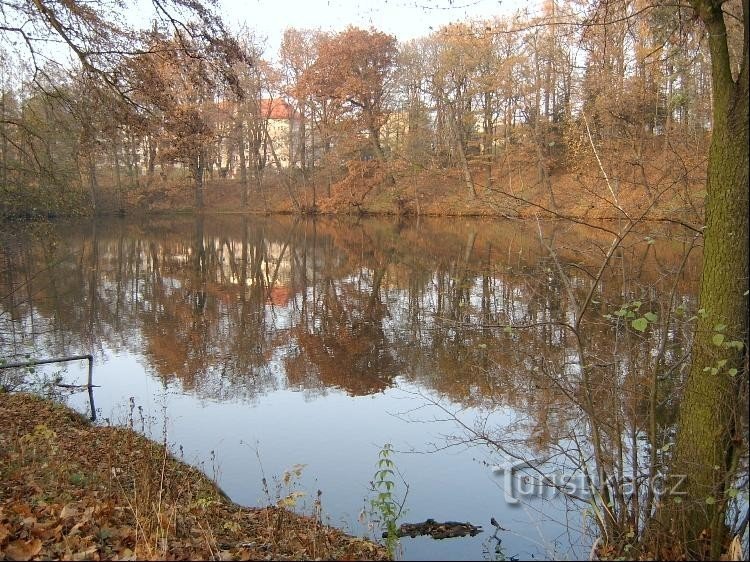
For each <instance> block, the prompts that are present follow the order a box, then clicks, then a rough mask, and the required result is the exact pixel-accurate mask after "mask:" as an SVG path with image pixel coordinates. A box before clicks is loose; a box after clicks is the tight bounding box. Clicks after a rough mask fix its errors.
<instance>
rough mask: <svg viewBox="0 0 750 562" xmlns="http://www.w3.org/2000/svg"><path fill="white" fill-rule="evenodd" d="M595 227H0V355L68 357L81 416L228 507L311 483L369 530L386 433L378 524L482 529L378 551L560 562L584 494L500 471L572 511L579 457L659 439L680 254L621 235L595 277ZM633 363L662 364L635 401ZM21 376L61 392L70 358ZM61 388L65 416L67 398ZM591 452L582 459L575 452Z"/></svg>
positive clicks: (691, 300)
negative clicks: (205, 482)
mask: <svg viewBox="0 0 750 562" xmlns="http://www.w3.org/2000/svg"><path fill="white" fill-rule="evenodd" d="M618 228H619V227H618V225H616V224H610V225H604V224H602V225H600V227H599V228H588V227H583V226H577V225H574V224H572V223H568V222H559V221H555V222H535V221H528V222H521V221H510V220H499V219H496V220H479V219H476V220H474V219H464V218H447V219H437V218H433V219H425V218H411V219H408V220H403V219H402V220H399V219H398V218H389V219H374V218H366V219H360V220H355V219H345V220H337V221H334V220H331V219H318V220H300V219H295V218H294V217H283V216H282V217H255V216H252V217H247V216H241V215H226V216H205V217H197V218H196V217H189V216H179V217H158V218H150V219H148V220H147V219H140V220H139V219H119V218H107V219H99V220H92V221H88V220H79V221H75V222H58V223H52V224H37V225H31V226H28V227H24V228H6V229H5V230H4V232H3V234H2V244H1V245H0V257H1V258H2V265H0V272H1V273H2V281H0V295H2V297H3V299H2V301H0V344H1V345H2V349H1V351H2V356H4V357H6V358H14V359H19V358H20V359H22V358H23V356H24V354H27V353H29V354H32V355H33V356H34V357H36V358H43V357H53V356H62V355H73V354H79V353H92V354H93V355H94V358H95V359H94V383H95V384H96V385H98V387H97V388H95V389H94V404H95V413H96V416H97V418H98V420H99V422H100V423H113V424H124V425H131V426H132V427H134V428H135V429H137V430H138V431H143V432H144V433H146V434H148V435H150V436H151V437H152V438H154V439H156V440H160V441H161V440H162V439H166V440H167V442H168V443H169V445H170V447H171V449H172V451H173V452H174V453H175V455H177V456H178V457H182V458H183V459H184V460H186V461H187V462H189V463H191V464H194V465H196V466H200V467H201V468H202V469H203V470H204V471H205V472H206V473H207V474H208V475H209V476H211V477H214V478H215V479H216V480H217V482H218V483H219V485H220V486H221V487H222V489H223V490H224V491H225V492H226V493H227V494H228V495H229V496H230V497H231V498H232V499H233V500H234V501H236V502H238V503H240V504H245V505H258V504H265V503H268V502H276V501H278V500H279V499H281V498H291V497H293V498H295V499H296V509H298V510H300V511H303V512H308V513H309V512H310V511H311V510H312V509H313V504H314V502H315V500H316V498H317V497H318V491H320V496H319V497H320V501H321V504H322V509H323V513H324V518H325V520H326V521H327V522H329V523H330V524H333V525H336V526H339V527H342V528H344V529H345V530H346V531H348V532H350V533H353V534H358V535H368V534H369V536H372V535H373V534H374V535H376V536H380V532H381V531H380V529H379V528H374V523H373V522H374V521H375V520H376V519H377V514H376V513H371V511H372V509H371V506H370V503H369V500H370V499H372V498H373V497H374V493H373V492H372V490H371V488H372V485H373V479H374V474H375V472H376V469H377V463H378V459H379V454H380V453H381V450H382V449H383V447H384V445H385V444H386V443H390V444H392V446H393V454H392V455H391V459H392V460H393V461H394V463H395V465H396V467H397V469H398V472H399V474H400V476H399V475H396V476H395V477H393V481H394V483H395V487H394V489H393V497H394V498H395V499H397V500H399V501H400V500H401V499H402V498H403V496H404V494H405V493H406V497H405V501H404V514H403V516H402V518H401V520H400V521H401V522H419V521H424V520H426V519H427V518H433V519H436V520H437V521H446V520H452V521H463V522H470V523H472V524H474V525H480V526H482V527H483V532H481V533H479V534H477V535H476V536H473V537H471V536H465V537H459V538H449V539H444V540H434V539H432V538H431V537H429V536H423V537H417V538H410V537H405V538H403V539H402V540H401V541H400V548H401V553H400V556H401V557H402V558H404V559H481V558H485V559H510V558H512V557H518V558H525V559H528V558H531V557H535V558H576V557H581V556H583V557H586V556H588V553H589V549H590V546H591V544H592V542H593V539H594V536H595V529H594V527H593V525H592V523H591V520H590V517H589V514H588V513H587V511H586V509H585V508H586V503H585V502H583V503H581V502H576V501H575V500H573V499H571V497H570V495H568V496H566V495H565V494H563V493H560V491H559V490H556V489H555V488H551V487H549V486H543V485H540V484H541V483H540V480H539V477H538V474H539V471H537V472H536V473H535V474H536V476H535V475H529V473H528V471H527V470H524V469H521V468H519V469H518V470H517V471H510V470H507V469H509V467H510V466H512V465H513V463H518V462H519V459H522V460H527V461H537V462H538V463H541V464H539V466H543V467H544V471H545V472H544V474H546V475H547V476H548V482H549V480H550V479H552V480H555V479H556V478H557V479H558V480H556V481H558V482H562V481H563V480H559V478H563V479H565V478H572V480H564V481H565V486H567V487H568V488H569V489H570V488H571V487H572V488H573V492H575V493H574V494H572V495H577V496H578V497H579V498H583V499H584V500H585V499H586V498H585V490H582V489H581V487H582V486H581V485H578V484H575V483H576V482H578V483H579V484H580V482H581V475H582V474H583V471H582V461H586V462H593V463H598V464H599V465H607V466H609V467H614V466H620V467H622V466H625V467H630V468H632V467H633V466H635V467H640V466H641V463H642V459H643V458H644V457H647V456H648V455H649V452H650V451H652V450H653V448H654V446H655V445H654V444H655V443H659V442H660V439H661V438H662V436H663V434H664V433H665V432H669V431H670V428H671V427H672V424H673V419H674V418H673V409H674V403H673V401H672V400H671V397H672V393H671V390H670V389H671V388H673V387H674V386H676V385H677V384H678V382H679V380H680V377H681V376H682V375H681V373H682V371H683V363H682V361H683V359H684V356H685V352H686V349H687V348H688V344H689V333H690V329H689V328H690V322H689V318H690V316H692V315H693V314H694V313H695V308H696V292H695V287H696V280H697V279H698V276H699V266H700V254H699V249H696V248H695V240H694V237H693V236H692V235H690V233H686V232H685V231H684V230H683V229H680V228H679V227H670V226H668V225H663V224H653V223H644V224H640V225H637V227H636V228H634V229H633V230H632V232H631V233H630V234H629V235H628V237H626V238H625V239H624V240H623V241H622V243H621V244H620V245H619V246H618V248H617V250H616V251H614V252H609V253H610V254H611V257H610V258H609V259H608V261H607V265H606V267H601V266H602V263H603V262H604V258H605V256H606V255H607V254H608V251H609V248H610V245H611V243H612V235H611V233H610V231H611V230H617V229H618ZM594 279H596V280H597V283H596V286H595V287H594V289H593V290H591V289H592V286H593V285H594ZM672 310H677V311H678V312H680V311H681V312H680V314H670V311H672ZM582 311H583V312H582ZM647 313H648V314H647ZM639 319H642V320H640V322H641V323H644V322H645V326H643V325H639V324H638V323H636V322H635V321H636V320H639ZM640 328H644V329H642V330H641V329H640ZM582 358H584V359H585V361H586V362H587V364H588V365H591V368H590V369H583V368H582V366H581V361H582ZM657 363H658V365H659V368H660V369H662V372H665V370H667V368H669V371H668V372H669V373H671V375H670V376H671V378H670V380H669V381H668V382H666V383H665V382H663V381H662V383H660V384H659V387H658V392H657V391H656V388H657V387H656V383H654V385H653V386H650V382H649V381H651V380H652V378H651V377H652V373H655V372H656V369H657ZM0 376H2V377H5V380H6V384H9V383H8V381H9V380H10V379H9V377H10V378H12V377H14V376H15V377H18V376H20V374H13V373H9V372H7V371H6V372H5V373H3V372H0ZM25 377H26V378H25V380H26V382H27V383H28V382H29V381H30V380H31V379H35V380H47V381H49V380H60V381H62V382H63V383H68V384H82V383H84V382H85V378H86V364H85V362H78V363H71V364H68V365H66V366H63V365H57V366H53V367H50V368H45V369H43V368H39V369H37V370H36V371H35V372H34V373H32V374H31V375H29V374H26V375H25ZM653 380H654V381H656V380H657V379H656V377H655V376H654V378H653ZM0 382H2V381H0ZM652 389H653V392H651V390H652ZM59 393H60V391H58V394H59ZM64 399H65V400H67V401H68V403H70V404H71V405H73V406H74V407H75V408H77V409H79V410H80V411H82V412H86V413H90V412H89V407H90V406H89V400H88V396H87V395H86V394H85V393H73V394H71V395H66V396H64ZM648 413H651V414H653V416H652V417H651V418H649V417H648V416H647V415H646V414H648ZM647 418H648V419H654V420H655V421H654V424H653V425H652V424H649V423H646V421H645V420H646V419H647ZM613 436H617V439H613ZM592 440H597V443H594V444H592V442H591V441H592ZM602 442H604V443H605V445H604V446H602V444H601V443H602ZM623 444H624V446H623ZM594 445H596V446H597V447H599V449H598V450H599V451H601V449H602V447H603V448H604V449H605V450H607V451H608V453H607V454H605V455H601V454H599V455H598V456H596V458H595V459H593V460H591V459H589V456H595V455H594V454H593V453H592V450H593V447H594ZM654 458H655V457H654ZM618 459H619V460H618ZM623 459H625V460H623ZM537 462H531V463H530V464H531V465H532V467H536V466H537ZM618 463H619V464H618ZM527 466H528V465H527ZM502 468H505V469H506V470H502ZM615 472H616V470H615ZM285 473H286V476H287V477H286V478H285ZM407 487H408V492H407ZM584 487H585V486H584ZM295 492H303V493H304V495H300V494H296V493H295ZM491 518H494V520H496V521H497V523H498V524H499V526H500V527H502V530H497V532H495V531H496V528H495V527H493V525H491V524H490V520H491Z"/></svg>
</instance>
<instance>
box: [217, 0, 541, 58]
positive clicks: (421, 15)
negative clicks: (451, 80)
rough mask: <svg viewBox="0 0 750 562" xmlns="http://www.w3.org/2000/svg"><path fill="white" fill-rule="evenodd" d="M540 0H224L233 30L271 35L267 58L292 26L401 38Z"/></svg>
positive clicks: (512, 10)
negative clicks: (378, 32)
mask: <svg viewBox="0 0 750 562" xmlns="http://www.w3.org/2000/svg"><path fill="white" fill-rule="evenodd" d="M537 4H538V2H537V1H536V0H528V1H526V0H220V6H221V8H220V12H221V14H222V16H223V17H224V21H225V22H227V23H228V24H229V25H230V27H232V28H235V29H237V28H239V26H241V25H243V24H245V25H247V27H248V28H250V29H254V30H255V31H256V32H257V34H258V36H259V38H261V37H265V38H266V39H267V49H266V54H267V56H269V55H270V56H274V55H275V54H276V52H277V51H278V46H279V43H280V41H281V36H282V33H283V31H284V29H286V28H287V27H296V28H313V29H314V28H321V29H324V30H332V31H341V30H343V29H345V28H346V27H347V25H350V24H351V25H355V26H358V27H363V28H369V27H371V26H372V27H375V28H376V29H379V30H381V31H384V32H386V33H389V34H392V35H395V36H396V38H397V39H398V40H399V41H406V40H409V39H414V38H416V37H422V36H425V35H428V34H429V33H430V32H431V31H432V30H433V29H435V30H436V29H438V28H439V27H441V26H443V25H447V24H448V23H451V22H454V21H466V20H470V19H481V18H489V17H493V16H496V15H511V14H513V13H515V12H516V11H517V10H519V9H522V8H524V7H527V6H528V7H530V9H531V7H532V6H536V5H537Z"/></svg>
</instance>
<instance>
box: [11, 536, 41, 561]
mask: <svg viewBox="0 0 750 562" xmlns="http://www.w3.org/2000/svg"><path fill="white" fill-rule="evenodd" d="M40 550H42V541H40V540H39V539H33V540H30V541H21V540H16V541H13V542H12V543H10V544H9V545H8V546H6V547H5V556H6V558H8V560H31V559H32V558H33V557H34V556H36V555H37V554H39V551H40Z"/></svg>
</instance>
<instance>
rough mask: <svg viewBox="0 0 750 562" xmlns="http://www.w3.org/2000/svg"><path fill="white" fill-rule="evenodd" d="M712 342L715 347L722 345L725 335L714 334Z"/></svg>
mask: <svg viewBox="0 0 750 562" xmlns="http://www.w3.org/2000/svg"><path fill="white" fill-rule="evenodd" d="M711 341H712V342H714V345H721V344H722V343H724V334H714V337H712V338H711Z"/></svg>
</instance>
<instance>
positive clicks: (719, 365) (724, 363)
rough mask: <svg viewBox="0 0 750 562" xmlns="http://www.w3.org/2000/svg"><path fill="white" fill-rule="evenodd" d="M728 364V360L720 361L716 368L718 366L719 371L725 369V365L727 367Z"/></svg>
mask: <svg viewBox="0 0 750 562" xmlns="http://www.w3.org/2000/svg"><path fill="white" fill-rule="evenodd" d="M726 364H727V360H726V359H719V360H718V361H717V362H716V366H717V367H718V368H719V369H721V368H722V367H723V366H724V365H726Z"/></svg>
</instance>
